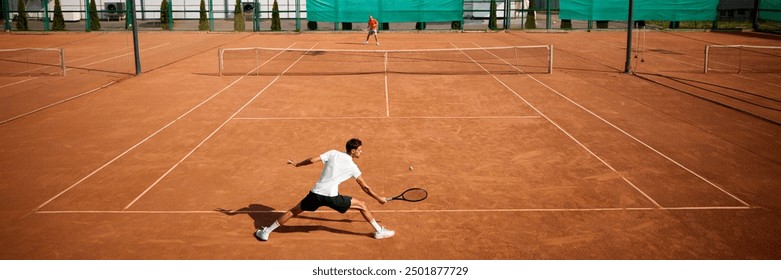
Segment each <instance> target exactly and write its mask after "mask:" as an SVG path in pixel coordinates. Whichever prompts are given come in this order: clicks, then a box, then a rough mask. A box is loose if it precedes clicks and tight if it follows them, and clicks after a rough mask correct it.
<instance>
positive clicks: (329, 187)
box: [255, 138, 395, 241]
mask: <svg viewBox="0 0 781 280" xmlns="http://www.w3.org/2000/svg"><path fill="white" fill-rule="evenodd" d="M362 145H363V143H362V142H361V140H360V139H355V138H353V139H350V140H349V141H347V143H346V144H345V152H340V151H337V150H330V151H327V152H325V153H324V154H322V155H320V156H317V157H312V158H308V159H305V160H303V161H301V162H298V163H297V162H294V161H292V160H288V162H287V164H290V165H292V166H293V167H299V166H306V165H310V164H312V163H315V162H323V164H324V165H325V167H324V168H323V173H322V174H321V175H320V180H317V183H316V184H315V186H314V187H313V188H312V190H311V191H309V194H307V195H306V197H304V199H302V200H301V202H299V203H298V205H296V206H295V207H293V208H291V209H290V210H288V211H287V212H285V214H283V215H282V217H279V219H277V220H276V221H275V222H274V223H273V224H271V225H270V226H268V227H264V228H261V229H258V230H257V231H256V232H255V236H256V237H258V238H259V239H260V240H263V241H268V238H269V235H270V234H271V232H272V231H274V230H275V229H276V228H277V227H279V226H281V225H284V224H285V222H287V221H288V220H289V219H290V218H292V217H295V216H298V214H301V212H304V211H315V210H317V209H318V208H320V207H321V206H327V207H329V208H331V209H334V210H336V211H338V212H339V213H342V214H344V213H345V212H347V210H349V209H355V210H358V211H360V212H361V214H362V215H363V218H364V219H366V221H367V222H369V224H371V225H372V227H373V228H374V231H375V232H374V238H377V239H383V238H388V237H392V236H393V235H394V234H395V232H394V231H392V230H389V229H386V228H385V227H382V226H380V225H379V224H378V223H377V221H376V220H375V219H374V217H373V216H372V214H371V213H370V212H369V208H368V207H367V206H366V203H365V202H363V201H360V200H358V199H355V198H352V197H350V196H345V195H340V194H339V184H341V183H342V182H344V181H347V179H350V178H354V179H355V181H356V182H357V183H358V185H359V186H361V189H362V190H363V191H364V192H366V194H368V195H369V196H371V197H372V198H374V199H375V200H377V202H379V203H380V204H385V203H386V202H387V201H386V200H385V197H380V196H379V195H377V194H376V193H375V192H374V191H373V190H372V189H371V188H370V187H369V185H367V184H366V182H365V181H364V180H363V178H362V177H361V170H360V169H358V165H356V164H355V162H353V159H356V158H360V157H361V154H362V153H363V151H362V150H361V146H362Z"/></svg>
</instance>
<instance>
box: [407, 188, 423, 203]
mask: <svg viewBox="0 0 781 280" xmlns="http://www.w3.org/2000/svg"><path fill="white" fill-rule="evenodd" d="M427 196H428V193H427V192H426V191H425V190H422V189H412V190H407V191H405V192H404V193H403V194H401V197H403V198H404V199H406V200H410V201H420V200H424V199H426V197H427Z"/></svg>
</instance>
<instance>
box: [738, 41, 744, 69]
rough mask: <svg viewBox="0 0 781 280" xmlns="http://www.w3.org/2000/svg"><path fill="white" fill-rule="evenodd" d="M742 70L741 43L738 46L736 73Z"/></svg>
mask: <svg viewBox="0 0 781 280" xmlns="http://www.w3.org/2000/svg"><path fill="white" fill-rule="evenodd" d="M742 71H743V45H740V46H738V74H740V73H741V72H742Z"/></svg>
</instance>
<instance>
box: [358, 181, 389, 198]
mask: <svg viewBox="0 0 781 280" xmlns="http://www.w3.org/2000/svg"><path fill="white" fill-rule="evenodd" d="M355 181H356V182H358V185H359V186H361V189H362V190H363V191H364V192H365V193H366V194H368V195H369V196H371V197H372V198H374V199H375V200H377V202H379V203H380V204H385V203H386V202H388V201H387V200H385V198H384V197H381V196H379V195H377V193H375V192H374V190H372V188H370V187H369V185H367V184H366V181H364V180H363V177H362V176H358V178H355Z"/></svg>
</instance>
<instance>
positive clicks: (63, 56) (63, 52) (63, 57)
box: [60, 48, 65, 77]
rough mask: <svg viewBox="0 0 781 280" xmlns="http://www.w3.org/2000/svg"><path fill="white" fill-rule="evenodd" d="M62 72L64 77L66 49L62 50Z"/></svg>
mask: <svg viewBox="0 0 781 280" xmlns="http://www.w3.org/2000/svg"><path fill="white" fill-rule="evenodd" d="M60 70H61V72H62V76H63V77H64V76H65V49H64V48H60Z"/></svg>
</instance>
